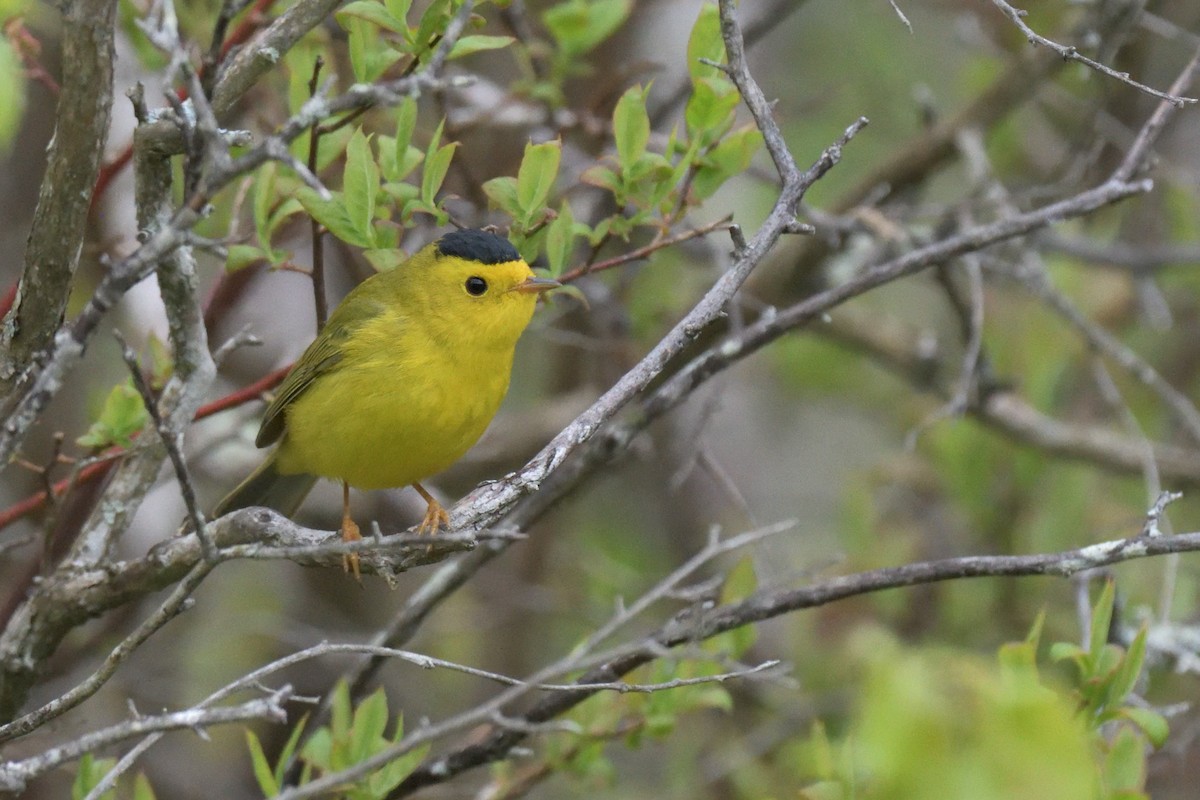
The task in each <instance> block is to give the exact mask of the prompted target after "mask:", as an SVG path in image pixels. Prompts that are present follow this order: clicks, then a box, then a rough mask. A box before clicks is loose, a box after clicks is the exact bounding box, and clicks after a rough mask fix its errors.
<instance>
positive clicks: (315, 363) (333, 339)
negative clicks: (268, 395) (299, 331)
mask: <svg viewBox="0 0 1200 800" xmlns="http://www.w3.org/2000/svg"><path fill="white" fill-rule="evenodd" d="M383 311H384V306H383V304H382V303H379V302H376V301H373V300H371V299H369V298H367V297H364V296H361V295H360V296H359V297H357V298H355V297H354V295H353V293H352V294H351V296H349V297H347V298H346V300H345V301H343V302H342V304H341V305H340V306H338V307H337V310H336V311H334V313H333V315H332V316H331V317H330V318H329V321H328V322H327V323H326V324H325V328H324V330H323V331H322V332H321V334H320V335H319V336H318V337H317V338H316V339H315V340H314V341H313V343H312V344H310V345H309V346H308V349H307V350H305V351H304V355H302V356H300V360H298V361H297V362H296V365H295V366H294V367H292V371H291V372H289V373H288V375H287V377H286V378H284V379H283V383H282V384H280V385H279V390H278V391H277V392H276V393H275V399H274V400H272V401H271V405H269V406H267V411H266V413H265V414H264V415H263V421H262V425H261V427H259V429H258V436H257V437H256V438H255V439H254V444H255V445H256V446H258V447H266V446H267V445H269V444H273V443H274V442H277V441H279V439H280V437H282V436H283V432H284V430H285V428H286V425H287V413H286V412H287V409H288V406H290V405H291V404H292V403H294V402H295V401H296V399H297V398H299V397H300V396H301V395H302V394H304V392H305V390H307V389H308V387H310V386H312V385H313V382H314V381H315V380H317V378H320V377H321V376H322V375H326V374H328V373H329V372H332V371H333V370H334V369H336V368H337V365H338V364H339V363H340V362H341V360H342V358H343V346H344V344H345V342H346V340H347V339H348V338H349V337H350V336H351V334H352V333H353V332H354V329H355V328H357V327H359V326H360V325H362V324H363V323H364V322H366V321H368V320H370V319H371V318H373V317H375V316H377V315H379V314H380V313H382V312H383Z"/></svg>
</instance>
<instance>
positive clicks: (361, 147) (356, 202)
mask: <svg viewBox="0 0 1200 800" xmlns="http://www.w3.org/2000/svg"><path fill="white" fill-rule="evenodd" d="M342 192H343V196H344V198H345V203H346V215H347V216H348V217H349V219H350V224H351V225H353V226H354V231H355V233H357V234H358V235H359V236H360V237H361V238H362V239H363V240H364V241H367V242H372V241H374V238H375V237H374V230H373V229H374V223H375V197H376V194H377V193H378V192H379V167H377V166H376V165H375V158H374V156H373V154H372V152H371V142H370V141H369V140H368V139H367V137H366V135H365V134H364V133H363V132H362V128H358V129H356V130H355V131H354V135H353V136H351V137H350V143H349V144H348V145H347V146H346V168H345V169H344V170H343V171H342Z"/></svg>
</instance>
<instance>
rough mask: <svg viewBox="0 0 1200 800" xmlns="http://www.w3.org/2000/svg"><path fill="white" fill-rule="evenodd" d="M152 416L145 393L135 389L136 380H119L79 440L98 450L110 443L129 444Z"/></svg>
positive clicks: (84, 444)
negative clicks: (98, 413)
mask: <svg viewBox="0 0 1200 800" xmlns="http://www.w3.org/2000/svg"><path fill="white" fill-rule="evenodd" d="M149 418H150V415H149V414H148V413H147V412H146V406H145V405H144V404H143V403H142V396H141V395H140V394H138V391H137V389H135V388H133V381H132V380H129V381H126V382H125V383H119V384H117V385H116V386H114V387H113V388H112V391H110V392H109V393H108V397H106V398H105V399H104V406H103V407H102V408H101V409H100V416H99V417H98V418H97V419H96V421H95V422H93V423H92V425H91V427H90V428H88V430H87V433H85V434H84V435H83V436H80V437H79V438H78V439H76V440H75V443H76V444H78V445H79V446H80V447H88V448H98V449H102V448H105V447H109V446H110V445H119V446H120V447H128V446H129V445H131V444H132V443H133V437H134V435H135V434H137V433H138V432H139V431H140V430H141V429H142V428H143V427H144V426H145V424H146V421H147V420H148V419H149Z"/></svg>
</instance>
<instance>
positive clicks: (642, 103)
mask: <svg viewBox="0 0 1200 800" xmlns="http://www.w3.org/2000/svg"><path fill="white" fill-rule="evenodd" d="M613 139H614V141H615V142H616V145H617V163H619V164H620V165H621V170H622V172H625V173H628V171H629V170H631V169H632V168H633V166H634V165H635V164H636V163H637V162H638V161H639V160H640V159H641V157H642V154H643V153H645V152H646V143H647V142H649V141H650V117H649V115H647V113H646V89H645V87H643V86H632V87H630V88H629V89H628V90H626V92H625V94H623V95H621V99H620V100H618V101H617V107H616V108H615V109H613Z"/></svg>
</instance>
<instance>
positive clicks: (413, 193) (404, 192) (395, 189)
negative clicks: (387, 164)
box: [383, 183, 421, 222]
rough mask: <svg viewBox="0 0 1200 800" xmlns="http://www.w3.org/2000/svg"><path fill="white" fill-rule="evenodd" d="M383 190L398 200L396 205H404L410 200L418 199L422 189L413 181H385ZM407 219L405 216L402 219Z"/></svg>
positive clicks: (402, 220)
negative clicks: (414, 184)
mask: <svg viewBox="0 0 1200 800" xmlns="http://www.w3.org/2000/svg"><path fill="white" fill-rule="evenodd" d="M383 191H384V193H385V194H386V195H387V196H388V197H390V198H392V199H393V200H394V201H395V202H396V205H398V206H403V205H404V204H405V203H407V202H409V201H410V200H414V199H416V197H417V195H418V194H419V193H420V191H421V190H420V189H418V188H417V187H416V186H413V185H412V184H411V183H385V184H384V185H383ZM407 221H408V220H407V219H405V218H402V219H401V222H407Z"/></svg>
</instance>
